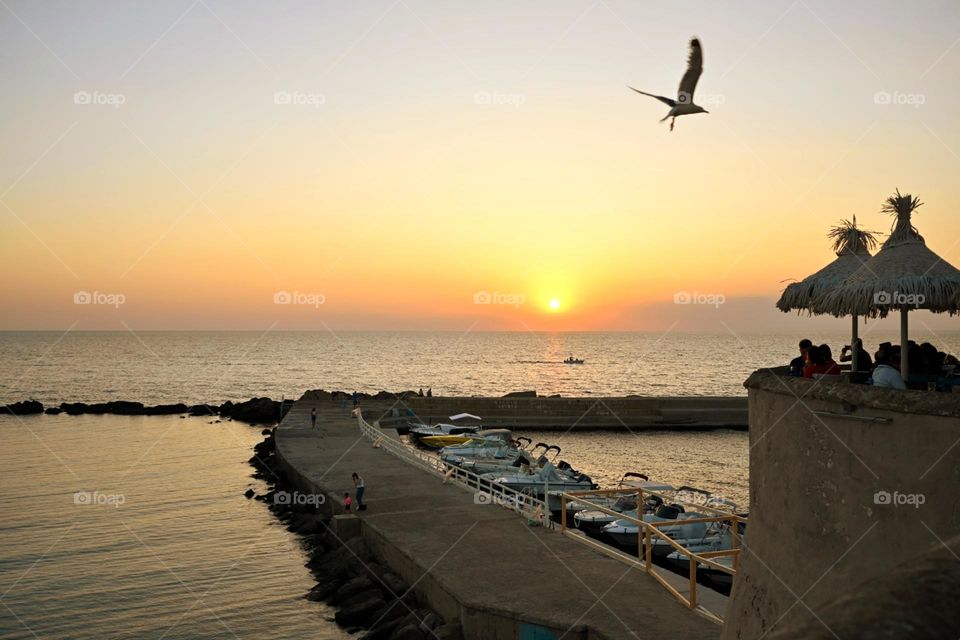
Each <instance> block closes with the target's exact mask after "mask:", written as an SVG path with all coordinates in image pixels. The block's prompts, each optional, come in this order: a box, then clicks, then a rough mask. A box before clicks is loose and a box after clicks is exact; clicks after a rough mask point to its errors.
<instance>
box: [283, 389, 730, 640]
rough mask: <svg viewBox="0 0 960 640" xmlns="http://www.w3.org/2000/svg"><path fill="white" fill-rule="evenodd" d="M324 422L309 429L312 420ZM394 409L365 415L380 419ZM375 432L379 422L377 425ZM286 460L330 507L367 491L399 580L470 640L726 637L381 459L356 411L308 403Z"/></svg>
mask: <svg viewBox="0 0 960 640" xmlns="http://www.w3.org/2000/svg"><path fill="white" fill-rule="evenodd" d="M313 407H316V408H317V411H318V413H319V419H318V427H319V428H318V429H317V430H311V428H310V410H311V408H313ZM388 407H389V405H384V404H380V405H377V406H366V407H364V410H365V415H370V416H374V415H376V416H379V415H381V414H382V413H383V411H384V410H386V409H387V408H388ZM371 420H372V418H371ZM276 441H277V454H278V455H279V457H280V458H281V460H282V461H283V464H284V465H285V467H286V468H287V470H288V471H289V472H290V473H291V475H292V476H293V479H294V480H295V481H297V482H299V483H301V484H304V485H307V487H308V488H309V489H310V490H313V491H323V492H324V493H326V494H327V495H328V499H330V500H337V501H339V500H342V498H343V494H344V492H345V491H350V492H351V493H352V488H353V486H352V482H351V479H350V477H351V474H352V473H353V472H354V471H356V472H357V473H359V474H360V475H362V476H363V477H364V479H365V480H366V486H367V493H366V496H365V498H364V501H365V502H366V503H367V504H368V505H369V508H368V510H367V511H364V512H362V513H360V514H359V515H360V517H361V518H362V521H363V522H362V531H363V533H362V535H363V536H364V538H365V539H366V540H367V542H368V544H370V546H371V548H373V549H374V551H375V552H376V553H377V555H379V556H381V557H383V559H384V561H385V562H386V564H388V565H389V566H390V568H391V570H393V571H395V572H397V573H399V574H400V576H401V577H402V578H404V579H405V580H406V581H407V582H408V583H410V584H412V585H414V587H415V589H416V590H417V591H418V592H419V593H421V594H422V595H423V596H424V597H425V598H426V599H427V600H428V601H429V603H430V605H431V607H432V608H434V609H435V610H436V611H437V612H438V613H440V614H441V615H442V616H444V617H445V618H447V619H451V618H458V619H459V620H460V621H461V624H462V625H463V630H464V636H465V638H481V637H482V638H491V637H496V638H543V639H548V638H560V637H565V638H584V639H587V638H591V639H592V638H607V639H610V640H612V639H614V638H631V637H633V638H643V639H650V640H658V639H670V640H673V639H682V638H696V639H697V640H712V639H714V638H719V637H720V627H719V626H718V625H716V624H714V623H713V622H710V621H708V620H706V619H704V618H703V617H701V616H699V615H697V614H695V613H693V612H691V611H690V610H689V609H687V608H686V607H684V606H682V605H681V604H680V603H679V602H678V601H677V600H676V599H675V598H674V597H673V596H671V595H670V594H668V593H667V592H666V591H665V590H664V589H663V587H661V586H660V585H658V584H657V583H656V581H655V580H654V579H653V578H651V577H650V576H647V575H645V574H644V573H643V572H642V571H641V570H638V569H635V568H631V567H626V566H624V565H623V564H622V563H620V562H618V561H616V560H613V559H611V558H607V557H605V556H603V555H601V554H600V553H598V552H596V551H594V550H592V549H590V548H588V547H585V546H584V545H581V544H579V543H577V542H576V541H573V540H569V539H566V538H564V536H562V535H560V533H559V532H555V531H545V530H543V529H540V528H537V527H530V526H528V525H527V524H526V523H525V522H524V521H523V520H522V519H521V518H520V517H519V516H517V515H516V514H515V513H513V512H511V511H508V510H506V509H503V508H501V507H498V506H495V505H486V504H475V503H474V501H473V499H472V496H471V494H470V493H468V492H467V491H464V490H463V489H462V488H460V487H458V486H455V485H449V484H448V485H444V484H442V483H441V482H440V480H439V479H438V478H437V477H435V476H432V475H431V474H429V473H427V472H425V471H421V470H419V469H417V468H414V467H412V466H411V465H409V464H408V463H406V462H404V461H402V460H400V459H398V458H396V457H395V456H393V455H392V454H390V453H389V452H387V451H384V450H382V449H375V448H373V447H372V446H371V443H370V441H369V440H367V439H366V438H364V437H363V436H362V435H361V434H360V432H359V429H358V427H357V422H356V419H354V418H351V417H350V415H349V411H343V410H341V409H340V407H339V405H338V404H333V403H331V401H330V400H329V397H326V398H323V399H320V398H319V397H318V396H317V395H315V394H314V393H312V392H307V393H306V394H305V395H304V396H303V397H302V398H301V399H300V400H299V401H297V403H296V404H295V405H294V407H293V408H292V409H291V411H290V412H289V413H288V414H287V416H286V418H284V420H283V422H282V423H281V425H280V428H279V429H278V430H277V437H276Z"/></svg>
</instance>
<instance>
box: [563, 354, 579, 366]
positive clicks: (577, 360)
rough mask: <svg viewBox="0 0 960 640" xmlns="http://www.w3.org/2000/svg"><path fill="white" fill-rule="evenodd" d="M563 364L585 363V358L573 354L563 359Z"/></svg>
mask: <svg viewBox="0 0 960 640" xmlns="http://www.w3.org/2000/svg"><path fill="white" fill-rule="evenodd" d="M563 364H583V360H582V359H581V358H574V357H573V356H570V357H569V358H567V359H566V360H564V361H563Z"/></svg>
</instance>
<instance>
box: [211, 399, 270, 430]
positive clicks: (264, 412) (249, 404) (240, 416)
mask: <svg viewBox="0 0 960 640" xmlns="http://www.w3.org/2000/svg"><path fill="white" fill-rule="evenodd" d="M221 410H222V406H221ZM228 415H229V416H230V417H231V418H233V419H234V420H240V421H241V422H249V423H250V424H273V423H275V422H279V421H280V418H281V414H280V403H279V402H277V401H275V400H271V399H270V398H252V399H250V400H247V401H246V402H241V403H239V404H237V405H234V406H233V407H232V408H231V409H230V413H229V414H228Z"/></svg>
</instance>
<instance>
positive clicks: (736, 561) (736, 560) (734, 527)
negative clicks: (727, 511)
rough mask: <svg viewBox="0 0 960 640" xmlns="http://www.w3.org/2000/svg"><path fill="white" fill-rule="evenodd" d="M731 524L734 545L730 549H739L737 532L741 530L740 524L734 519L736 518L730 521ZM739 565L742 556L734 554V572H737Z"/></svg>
mask: <svg viewBox="0 0 960 640" xmlns="http://www.w3.org/2000/svg"><path fill="white" fill-rule="evenodd" d="M730 524H731V525H732V527H731V531H732V532H733V543H732V545H731V547H730V548H731V549H737V548H738V546H737V545H738V544H739V543H740V541H739V539H738V538H739V533H738V531H737V529H738V528H739V523H738V522H737V519H736V518H735V517H734V518H731V519H730ZM739 563H740V554H739V553H735V554H733V570H734V571H736V570H737V565H738V564H739Z"/></svg>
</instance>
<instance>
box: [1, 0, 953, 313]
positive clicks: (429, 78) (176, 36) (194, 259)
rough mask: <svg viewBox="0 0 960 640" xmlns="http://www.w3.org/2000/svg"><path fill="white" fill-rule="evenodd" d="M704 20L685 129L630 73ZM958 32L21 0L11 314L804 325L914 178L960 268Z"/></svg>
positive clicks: (13, 135)
mask: <svg viewBox="0 0 960 640" xmlns="http://www.w3.org/2000/svg"><path fill="white" fill-rule="evenodd" d="M693 35H697V36H699V37H700V38H701V40H702V42H703V48H704V74H703V77H702V79H701V81H700V84H699V86H698V88H697V102H698V103H699V104H702V105H704V106H705V107H706V108H707V109H708V110H709V111H710V114H709V115H695V116H685V117H683V118H680V119H678V120H677V123H676V129H675V131H673V132H672V133H671V132H669V131H668V127H667V124H666V123H663V124H659V123H658V122H657V121H658V120H659V119H660V118H661V117H663V116H664V115H665V113H666V110H667V109H666V107H665V106H664V105H662V104H660V103H658V102H656V101H655V100H652V99H649V98H646V97H643V96H639V95H637V94H635V93H633V92H631V91H629V90H628V89H627V87H626V85H628V84H629V85H632V86H635V87H638V88H641V89H644V90H647V91H652V92H655V93H660V94H663V95H673V94H675V92H676V88H677V84H678V81H679V79H680V76H681V75H682V73H683V69H684V67H685V62H686V55H687V53H686V48H687V41H688V40H689V38H690V37H691V36H693ZM958 42H960V4H958V3H957V2H948V1H943V2H911V3H905V2H899V1H889V2H844V3H836V2H826V1H823V0H819V1H807V2H804V1H801V0H798V1H796V2H737V3H720V2H715V1H711V2H689V3H669V4H663V3H660V4H653V3H636V2H618V1H615V0H597V1H596V2H591V1H590V0H586V1H582V2H566V1H555V0H554V1H551V2H522V3H517V2H502V1H494V2H470V3H467V2H425V1H423V0H396V1H391V0H387V1H386V2H379V1H378V2H316V1H311V2H286V1H284V2H263V1H259V2H224V1H222V0H196V1H193V0H182V1H181V0H173V1H170V2H128V1H126V0H124V1H120V2H94V3H87V2H83V3H79V2H75V1H66V2H42V3H37V2H26V1H23V0H4V4H3V5H2V6H0V47H2V49H3V55H2V56H0V77H2V82H3V85H4V91H3V96H4V97H3V99H2V101H0V116H2V117H0V134H2V139H3V141H4V145H3V146H4V153H3V154H0V294H2V296H3V300H4V304H3V305H2V307H0V329H49V330H66V329H67V328H69V327H71V326H75V327H76V328H77V329H115V330H124V329H125V328H127V329H132V330H149V329H250V330H267V329H268V328H275V329H278V330H280V329H324V328H331V329H334V330H336V329H418V328H420V329H451V330H462V329H465V328H467V327H470V326H476V327H477V328H478V329H500V330H528V329H543V330H551V329H555V330H662V329H663V328H664V327H666V326H670V325H671V323H675V322H677V321H678V319H679V320H682V321H683V324H682V325H681V326H680V327H679V329H680V330H684V329H688V330H705V329H710V328H711V326H712V328H714V329H718V330H720V329H722V328H721V327H718V326H716V323H717V319H718V318H720V317H722V318H724V322H725V323H732V324H731V326H733V327H734V328H735V329H736V328H739V329H742V330H745V331H746V330H751V331H752V330H759V329H761V328H769V329H770V330H777V329H778V327H794V326H803V324H802V323H803V322H809V321H807V320H805V319H798V318H796V317H793V316H785V315H783V314H780V313H779V312H777V311H776V310H775V309H773V308H772V303H773V300H774V299H775V298H776V297H777V296H778V295H779V291H780V290H781V289H782V287H783V286H784V285H785V281H786V280H788V279H791V278H797V279H799V278H802V277H804V276H806V275H808V274H809V273H811V272H813V271H815V270H817V269H819V268H820V267H821V266H823V265H824V264H826V263H827V262H829V261H830V260H831V259H832V257H833V256H832V254H831V252H830V247H829V243H828V241H827V239H826V237H825V233H826V232H827V230H828V228H829V226H830V225H832V224H834V223H836V222H837V221H838V220H839V219H841V218H849V217H850V216H852V215H856V216H857V219H858V221H859V222H860V223H861V224H862V225H863V226H866V227H867V228H870V229H874V230H878V231H883V232H887V231H889V228H890V219H889V218H888V217H887V216H885V215H883V214H881V213H879V209H880V205H881V204H882V201H883V199H884V198H885V197H886V196H888V195H889V194H890V193H892V192H893V190H894V189H895V188H897V187H899V188H900V189H901V190H903V191H907V192H911V193H915V194H919V195H920V196H921V198H922V200H923V201H924V202H925V203H926V205H925V206H924V207H922V208H921V209H920V210H919V212H918V214H917V215H916V217H915V224H916V225H917V227H918V228H919V230H920V231H921V233H922V234H923V235H924V236H925V237H926V239H927V242H928V244H929V245H930V246H931V248H932V249H934V250H935V251H937V252H938V253H939V254H940V255H941V256H943V257H944V258H946V259H947V260H949V261H950V262H952V263H953V264H954V265H960V224H958V218H957V214H958V212H960V183H958V179H957V178H958V176H960V121H958V119H957V104H958V103H960V83H958V82H957V78H958V77H960V44H958ZM84 292H86V293H89V294H91V296H94V294H95V293H96V294H97V295H96V297H93V298H92V301H93V304H76V303H75V297H76V296H77V295H78V294H80V295H81V296H82V294H83V293H84ZM678 292H690V293H693V292H697V293H698V294H703V295H714V296H722V298H723V300H724V305H722V306H723V307H724V308H723V309H718V308H717V307H716V306H711V305H709V304H704V305H686V306H684V305H675V304H673V299H674V296H675V295H676V294H677V293H678ZM486 294H489V296H487V295H486ZM109 296H114V297H113V298H110V297H109ZM118 296H119V297H118ZM285 296H286V297H285ZM117 300H122V303H121V304H113V303H112V302H111V301H113V302H115V301H117ZM487 300H489V302H490V303H491V304H477V302H485V301H487ZM552 300H555V301H556V302H555V303H554V305H553V307H551V304H550V303H551V301H552ZM278 302H279V303H280V304H278ZM284 302H290V304H284ZM719 314H723V315H722V316H721V315H719ZM917 317H918V318H924V320H923V321H924V322H927V323H929V324H930V326H931V327H957V326H958V320H957V319H956V318H952V319H951V318H948V317H931V316H930V315H929V314H926V313H922V314H917ZM711 323H713V324H711ZM778 323H781V324H778ZM798 323H800V324H798ZM820 323H821V324H819V325H818V326H836V327H838V328H841V329H842V328H846V326H847V323H846V322H844V321H841V320H835V319H829V320H828V319H824V320H821V321H820ZM831 323H832V324H831Z"/></svg>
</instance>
